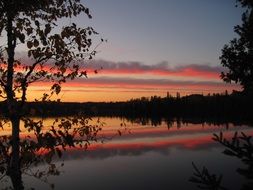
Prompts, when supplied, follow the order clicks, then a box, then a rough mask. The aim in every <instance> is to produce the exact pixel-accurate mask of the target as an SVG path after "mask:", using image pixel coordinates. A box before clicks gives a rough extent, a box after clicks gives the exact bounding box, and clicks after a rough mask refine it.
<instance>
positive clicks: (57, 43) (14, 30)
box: [0, 0, 103, 189]
mask: <svg viewBox="0 0 253 190" xmlns="http://www.w3.org/2000/svg"><path fill="white" fill-rule="evenodd" d="M82 13H84V14H86V15H87V16H88V18H91V15H90V12H89V9H88V8H87V7H85V6H84V5H83V4H82V3H81V2H80V0H1V1H0V37H1V38H2V39H3V40H1V41H5V42H6V44H2V45H1V46H0V96H1V98H3V99H4V100H5V102H6V113H5V119H6V120H8V121H10V123H11V127H12V134H11V136H10V137H1V141H2V143H1V144H0V153H1V157H0V158H1V160H0V164H1V170H0V172H1V174H3V175H4V174H6V175H8V176H10V178H11V180H12V183H13V187H14V189H23V188H24V187H23V184H22V178H21V176H22V175H21V169H20V168H21V166H23V165H26V161H25V160H27V159H24V158H26V157H27V156H30V158H33V157H34V159H37V158H36V156H35V155H36V152H38V151H40V149H42V148H46V149H48V152H49V155H52V153H57V154H59V155H60V149H59V147H60V146H61V148H63V149H64V147H65V146H66V145H69V146H75V145H76V144H77V143H81V140H84V141H85V143H84V144H83V143H82V144H83V145H86V146H87V144H89V141H91V140H95V139H94V138H95V136H96V134H97V132H98V131H99V130H100V127H98V126H89V125H88V124H87V122H86V121H87V120H86V119H85V118H79V119H77V118H69V119H63V120H61V121H56V122H55V123H54V125H52V126H51V129H50V130H49V131H46V132H43V131H42V128H43V122H41V121H33V120H32V119H31V118H26V115H27V114H28V113H31V112H32V111H31V110H29V109H28V108H27V106H26V102H27V89H28V87H29V86H30V85H31V84H32V83H34V82H38V81H47V82H51V84H52V86H51V90H50V92H48V93H45V94H43V96H42V98H41V99H39V100H41V101H46V100H49V98H50V97H51V96H53V95H54V94H59V93H60V91H61V84H62V83H65V82H66V81H67V80H73V79H75V78H76V77H87V73H86V71H85V70H83V69H82V70H81V63H83V60H84V59H85V58H87V59H91V58H92V57H93V56H94V55H95V54H96V51H95V49H94V50H91V45H92V39H91V37H92V36H93V35H94V34H97V32H96V31H95V30H94V29H93V28H92V27H85V28H79V27H78V25H77V24H75V23H70V24H69V25H65V26H63V27H62V28H60V27H59V26H58V23H59V21H60V20H62V19H66V18H68V23H69V21H71V18H72V17H75V16H78V15H80V14H82ZM101 41H103V40H101ZM18 46H20V47H21V48H22V49H23V50H27V55H26V58H27V59H29V60H30V61H28V62H27V61H26V62H24V61H22V57H18V56H17V54H15V53H16V52H17V50H16V49H17V47H18ZM21 120H22V121H23V122H24V126H25V128H27V129H28V130H32V131H34V135H35V137H36V138H35V139H22V140H20V134H19V133H20V121H21ZM59 122H60V123H59ZM57 123H58V124H57ZM55 125H56V128H55ZM73 126H76V127H74V128H73ZM77 126H78V127H77ZM81 137H82V138H81ZM82 142H83V141H82ZM28 160H29V159H28ZM3 166H6V167H3Z"/></svg>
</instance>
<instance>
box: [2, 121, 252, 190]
mask: <svg viewBox="0 0 253 190" xmlns="http://www.w3.org/2000/svg"><path fill="white" fill-rule="evenodd" d="M100 120H102V121H103V122H104V123H105V125H104V126H103V130H102V132H101V133H100V134H98V135H99V136H100V137H105V136H108V137H110V136H112V135H113V134H115V131H117V130H118V129H119V126H120V124H122V122H123V123H125V125H126V126H127V130H126V131H123V132H124V133H123V135H122V136H115V137H114V138H113V139H112V140H108V141H105V142H104V143H93V144H91V145H90V146H89V148H88V150H87V151H84V150H83V148H79V147H75V148H73V147H71V148H68V147H66V149H67V151H66V152H65V153H64V154H63V156H62V158H61V160H59V159H56V158H55V160H54V164H56V165H55V166H61V163H62V162H64V167H60V168H59V172H60V173H58V174H60V176H57V177H55V176H50V175H48V176H47V181H48V182H49V183H53V184H55V188H56V189H70V188H72V189H84V188H86V189H187V190H190V189H196V188H195V186H194V185H193V184H191V183H189V182H188V178H189V176H191V174H192V168H191V162H192V161H195V162H196V163H200V164H201V165H206V166H209V167H211V168H212V169H214V170H219V173H223V174H224V176H226V178H225V179H224V183H225V184H227V187H230V189H239V187H240V184H242V183H243V181H244V179H243V178H242V177H241V176H240V175H238V174H236V172H235V170H236V168H237V167H239V166H241V163H240V161H238V160H236V159H230V158H227V157H226V156H224V155H222V154H220V152H221V151H222V149H223V147H221V146H220V145H219V144H218V143H215V142H214V141H213V140H212V134H213V133H219V132H220V131H223V133H224V135H225V137H227V138H230V137H232V135H233V134H234V132H235V131H244V132H245V133H247V134H249V135H253V129H252V128H250V127H248V126H245V125H243V126H234V125H233V124H226V125H214V124H206V123H204V124H203V123H197V124H192V123H182V122H179V120H175V121H169V120H161V121H160V123H159V124H157V123H156V125H155V126H154V123H152V122H149V121H145V123H144V122H143V120H139V121H137V120H135V121H133V120H131V121H129V120H125V119H124V120H122V119H119V118H101V119H100ZM46 122H47V123H48V126H50V122H52V121H51V120H50V119H47V120H46ZM139 122H141V124H140V123H139ZM168 123H169V124H168ZM179 123H180V124H179ZM144 124H145V125H144ZM168 126H169V127H168ZM44 130H46V129H44ZM5 134H6V131H5ZM22 134H23V136H25V135H27V132H26V131H22ZM231 166H233V167H231ZM45 167H46V165H44V164H43V163H40V164H38V165H36V166H32V167H31V168H29V170H31V171H33V172H36V171H45ZM23 177H24V182H25V183H24V184H25V186H26V188H29V187H33V188H36V189H50V186H48V185H47V184H45V183H42V182H41V181H40V180H36V179H34V178H33V177H30V176H27V175H25V174H23ZM4 180H5V181H3V180H2V181H1V182H0V184H1V186H0V187H4V186H6V185H8V184H9V182H8V179H6V178H5V179H4ZM231 181H235V182H236V183H237V184H231ZM98 182H99V183H98Z"/></svg>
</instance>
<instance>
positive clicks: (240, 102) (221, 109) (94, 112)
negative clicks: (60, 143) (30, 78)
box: [0, 92, 253, 123]
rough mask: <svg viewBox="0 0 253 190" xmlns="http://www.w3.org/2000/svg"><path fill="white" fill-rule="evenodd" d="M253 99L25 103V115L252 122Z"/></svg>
mask: <svg viewBox="0 0 253 190" xmlns="http://www.w3.org/2000/svg"><path fill="white" fill-rule="evenodd" d="M252 109H253V96H252V95H250V94H243V93H240V92H233V93H232V94H228V93H223V94H212V95H206V96H204V95H200V94H192V95H188V96H183V97H181V96H180V94H179V93H177V96H171V95H169V94H168V95H167V96H166V97H159V96H152V97H150V98H147V97H141V98H139V99H132V100H129V101H125V102H87V103H70V102H53V101H52V102H30V103H27V106H26V107H25V110H23V112H24V114H25V115H31V116H42V117H51V116H52V117H54V116H71V115H77V114H80V115H86V116H91V117H92V116H99V117H100V116H108V117H124V118H128V119H129V120H131V119H135V118H142V119H143V121H145V118H152V120H153V121H154V122H158V123H159V121H160V120H161V118H181V119H183V120H187V119H189V120H191V119H197V120H198V121H200V122H201V121H202V122H203V121H210V120H214V121H217V122H218V121H221V122H223V123H224V122H230V121H234V122H236V121H238V122H240V121H243V122H244V123H245V122H252V121H253V111H252ZM0 111H1V115H5V111H6V103H5V102H1V103H0Z"/></svg>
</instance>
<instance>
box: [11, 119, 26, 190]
mask: <svg viewBox="0 0 253 190" xmlns="http://www.w3.org/2000/svg"><path fill="white" fill-rule="evenodd" d="M11 124H12V140H11V142H12V144H11V145H12V153H11V158H10V163H9V176H10V178H11V181H12V184H13V188H14V189H15V190H22V189H24V186H23V182H22V173H21V167H20V140H19V124H20V118H19V117H15V118H12V119H11Z"/></svg>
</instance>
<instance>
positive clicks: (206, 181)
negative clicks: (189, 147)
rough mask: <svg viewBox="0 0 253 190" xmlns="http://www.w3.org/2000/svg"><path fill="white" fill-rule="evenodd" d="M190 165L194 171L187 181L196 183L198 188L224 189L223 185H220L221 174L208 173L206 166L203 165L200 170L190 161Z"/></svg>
mask: <svg viewBox="0 0 253 190" xmlns="http://www.w3.org/2000/svg"><path fill="white" fill-rule="evenodd" d="M192 166H193V168H194V171H195V173H194V174H193V176H192V177H191V178H190V179H189V181H190V182H192V183H195V184H197V187H198V188H199V189H209V190H219V189H221V190H226V188H225V187H223V186H221V181H222V175H219V176H217V175H215V174H210V173H209V171H208V169H207V168H206V167H203V169H202V171H200V170H199V169H198V168H197V166H196V165H195V164H194V163H192Z"/></svg>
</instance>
